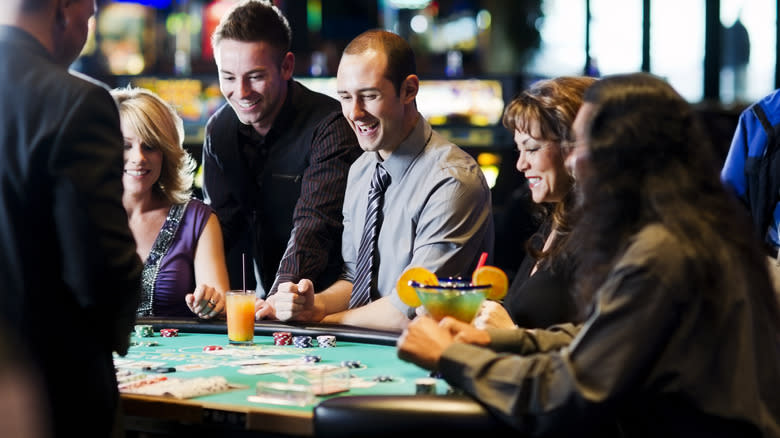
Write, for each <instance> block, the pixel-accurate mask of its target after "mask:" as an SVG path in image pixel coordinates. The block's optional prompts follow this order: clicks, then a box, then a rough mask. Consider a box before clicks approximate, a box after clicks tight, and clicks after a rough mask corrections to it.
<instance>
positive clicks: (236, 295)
mask: <svg viewBox="0 0 780 438" xmlns="http://www.w3.org/2000/svg"><path fill="white" fill-rule="evenodd" d="M225 307H226V309H227V326H228V341H229V342H230V343H231V344H251V343H252V341H253V340H254V337H255V291H253V290H248V291H243V290H231V291H227V292H226V293H225Z"/></svg>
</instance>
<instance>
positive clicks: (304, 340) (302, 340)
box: [293, 336, 313, 348]
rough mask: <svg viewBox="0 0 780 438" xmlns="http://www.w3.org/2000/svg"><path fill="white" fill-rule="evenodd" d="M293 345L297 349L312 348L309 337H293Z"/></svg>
mask: <svg viewBox="0 0 780 438" xmlns="http://www.w3.org/2000/svg"><path fill="white" fill-rule="evenodd" d="M293 345H295V346H296V347H298V348H311V347H312V346H313V341H312V338H311V336H294V337H293Z"/></svg>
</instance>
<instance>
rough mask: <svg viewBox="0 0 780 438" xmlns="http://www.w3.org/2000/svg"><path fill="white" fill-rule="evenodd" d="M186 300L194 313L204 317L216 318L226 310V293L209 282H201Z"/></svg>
mask: <svg viewBox="0 0 780 438" xmlns="http://www.w3.org/2000/svg"><path fill="white" fill-rule="evenodd" d="M184 301H185V302H186V303H187V307H189V308H190V310H191V311H192V313H194V314H196V315H198V317H199V318H203V319H211V318H214V317H215V316H217V315H219V314H221V313H222V312H223V311H224V310H225V294H224V293H222V292H220V291H218V290H217V289H215V288H213V287H211V286H209V285H207V284H199V285H198V286H197V287H196V288H195V291H194V292H192V293H190V294H187V295H186V296H185V297H184Z"/></svg>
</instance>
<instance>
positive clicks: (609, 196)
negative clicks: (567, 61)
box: [572, 73, 780, 325]
mask: <svg viewBox="0 0 780 438" xmlns="http://www.w3.org/2000/svg"><path fill="white" fill-rule="evenodd" d="M585 104H586V105H587V106H589V107H590V109H591V110H592V111H591V112H590V116H589V117H588V118H587V121H586V123H585V129H584V131H585V132H584V138H581V139H578V141H582V142H583V143H584V144H585V145H586V146H587V151H588V152H587V155H586V156H585V157H584V158H583V160H584V163H582V164H583V167H584V169H585V173H584V175H582V176H581V175H580V174H579V173H578V174H577V177H578V184H579V188H580V190H581V194H582V202H581V204H580V207H581V216H580V219H579V220H578V221H577V224H576V225H575V227H574V229H573V231H572V233H573V234H575V235H576V236H578V242H577V243H578V245H581V248H580V255H581V257H579V263H580V264H579V267H578V271H577V284H578V289H579V294H578V296H579V297H580V298H582V299H583V300H584V301H583V302H582V303H581V304H582V305H583V309H585V311H587V309H586V306H587V305H588V304H589V303H590V300H591V298H592V297H593V295H594V294H595V291H596V290H597V289H598V287H599V286H600V285H602V284H603V283H604V281H605V280H606V278H607V275H608V274H609V271H610V269H611V268H612V266H613V264H614V262H615V261H616V259H617V258H619V257H620V255H621V254H622V252H623V251H624V250H625V249H626V247H627V245H628V244H629V240H630V238H631V237H632V236H633V235H635V234H636V233H638V232H639V231H640V230H641V229H642V228H643V227H645V226H647V225H649V224H652V223H659V224H662V225H663V226H664V227H665V228H666V229H667V230H669V232H671V233H672V234H673V235H674V236H675V238H676V239H677V240H678V241H680V242H682V243H683V244H684V245H685V246H686V247H687V248H691V249H692V250H693V251H694V253H695V254H696V255H697V257H699V258H698V259H697V263H696V264H695V266H696V268H695V269H694V270H693V272H690V275H691V276H693V277H692V278H696V279H697V280H698V283H699V284H703V285H706V284H713V285H714V284H719V283H720V282H721V280H722V278H721V277H722V275H723V269H722V268H721V266H723V265H724V264H725V263H728V262H727V260H728V259H727V257H728V254H731V255H733V254H739V257H740V259H741V260H744V261H745V263H747V264H751V265H753V266H755V267H756V269H757V270H760V269H762V267H763V269H766V265H767V264H766V259H765V256H764V254H763V252H762V251H761V249H760V243H759V242H758V240H757V239H756V238H755V234H754V233H752V231H750V230H752V225H751V223H750V221H749V220H748V218H747V215H746V214H744V213H745V212H744V210H743V209H742V208H741V207H740V206H739V205H738V204H737V201H736V199H734V197H733V196H732V195H731V194H730V193H729V192H728V191H727V190H726V188H725V187H724V185H723V184H722V183H721V180H720V174H719V170H720V166H719V162H718V160H717V158H716V154H715V150H714V148H713V147H712V145H711V144H710V143H709V141H708V140H707V139H708V137H707V136H706V135H705V133H704V132H703V128H702V125H701V123H700V121H699V119H698V116H697V114H696V113H695V111H694V109H693V107H692V106H691V105H690V104H689V103H688V102H687V101H685V99H683V98H682V97H681V96H680V95H679V94H678V93H677V92H676V91H675V90H674V89H673V88H672V87H671V86H670V85H669V84H668V83H666V82H665V81H664V80H662V79H660V78H658V77H655V76H653V75H650V74H646V73H634V74H625V75H615V76H611V77H606V78H603V79H601V80H599V81H598V82H596V83H594V84H593V85H592V86H591V87H590V88H588V90H587V91H586V93H585ZM579 169H580V167H578V172H579ZM738 230H747V231H744V232H741V231H738ZM724 248H725V249H724ZM725 253H728V254H725ZM756 281H757V282H759V283H758V284H760V282H761V279H756ZM766 282H767V284H766V287H760V288H756V290H754V291H753V293H754V294H753V296H752V298H753V299H756V300H757V302H758V303H760V306H758V307H757V308H765V309H767V311H769V312H771V314H772V315H773V316H774V321H775V324H776V325H777V324H778V322H777V321H778V313H780V312H779V311H778V305H777V302H776V300H775V297H774V294H773V289H772V286H771V283H769V277H768V275H767V277H766Z"/></svg>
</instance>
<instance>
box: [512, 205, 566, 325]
mask: <svg viewBox="0 0 780 438" xmlns="http://www.w3.org/2000/svg"><path fill="white" fill-rule="evenodd" d="M550 228H551V223H550V221H549V220H547V221H545V222H544V223H543V224H542V226H541V227H540V231H541V234H542V235H543V236H544V238H545V239H546V238H547V236H548V235H549V233H550ZM535 264H536V259H535V258H534V257H533V256H531V255H530V254H526V256H525V257H524V258H523V262H522V263H521V264H520V268H519V269H518V270H517V274H516V275H515V278H514V280H512V284H511V285H510V286H509V291H508V292H507V294H506V297H504V301H503V304H504V307H505V308H506V309H507V311H508V312H509V315H510V316H511V317H512V320H513V321H514V323H515V324H517V325H518V326H519V327H522V328H547V327H549V326H551V325H554V324H560V323H565V322H575V321H576V319H577V304H576V302H575V300H574V295H573V293H572V287H573V285H574V282H573V278H572V275H571V271H572V268H573V267H571V266H565V265H564V266H560V265H561V264H560V263H555V262H553V263H552V266H549V267H546V268H541V267H540V268H539V269H537V270H536V272H535V273H534V275H530V274H531V269H533V267H534V265H535Z"/></svg>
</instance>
